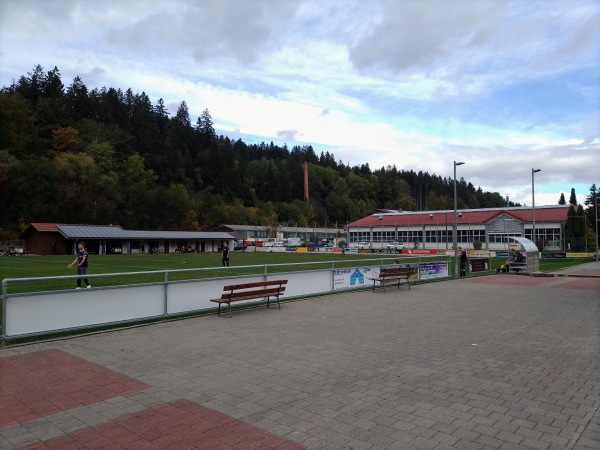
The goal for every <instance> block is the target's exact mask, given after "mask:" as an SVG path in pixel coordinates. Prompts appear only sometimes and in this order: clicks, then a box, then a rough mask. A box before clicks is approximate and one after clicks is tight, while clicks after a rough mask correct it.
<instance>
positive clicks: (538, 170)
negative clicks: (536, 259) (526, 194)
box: [531, 169, 542, 250]
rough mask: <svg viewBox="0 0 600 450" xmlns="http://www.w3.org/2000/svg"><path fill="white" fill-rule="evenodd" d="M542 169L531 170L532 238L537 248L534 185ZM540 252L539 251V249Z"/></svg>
mask: <svg viewBox="0 0 600 450" xmlns="http://www.w3.org/2000/svg"><path fill="white" fill-rule="evenodd" d="M541 171H542V169H531V222H532V224H531V226H532V230H531V237H532V240H533V243H534V244H535V246H536V247H537V242H536V240H535V183H534V175H535V174H536V173H538V172H541ZM538 250H539V249H538Z"/></svg>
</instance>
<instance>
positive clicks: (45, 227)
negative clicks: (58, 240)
mask: <svg viewBox="0 0 600 450" xmlns="http://www.w3.org/2000/svg"><path fill="white" fill-rule="evenodd" d="M30 226H32V227H33V228H35V229H36V230H37V231H48V232H57V233H58V224H56V223H32V224H31V225H30Z"/></svg>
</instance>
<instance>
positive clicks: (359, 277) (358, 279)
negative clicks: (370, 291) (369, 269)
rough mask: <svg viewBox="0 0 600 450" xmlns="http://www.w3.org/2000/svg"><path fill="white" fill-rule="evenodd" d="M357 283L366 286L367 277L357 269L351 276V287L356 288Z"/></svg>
mask: <svg viewBox="0 0 600 450" xmlns="http://www.w3.org/2000/svg"><path fill="white" fill-rule="evenodd" d="M357 283H358V284H365V275H364V274H363V273H362V272H361V271H360V270H358V269H356V270H355V271H354V273H353V274H352V275H350V286H354V285H355V284H357Z"/></svg>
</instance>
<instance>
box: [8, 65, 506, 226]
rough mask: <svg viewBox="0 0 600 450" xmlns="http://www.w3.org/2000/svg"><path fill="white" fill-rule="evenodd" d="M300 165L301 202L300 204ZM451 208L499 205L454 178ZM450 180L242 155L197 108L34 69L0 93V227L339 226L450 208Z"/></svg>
mask: <svg viewBox="0 0 600 450" xmlns="http://www.w3.org/2000/svg"><path fill="white" fill-rule="evenodd" d="M305 161H307V162H308V168H309V174H310V202H309V203H306V202H304V201H303V192H304V177H303V165H304V162H305ZM458 205H459V208H483V207H494V206H501V205H504V199H503V198H502V196H501V195H500V194H498V193H488V192H482V190H481V189H476V188H475V187H474V186H473V185H472V184H471V183H467V182H466V181H465V180H464V179H461V180H460V183H459V184H458ZM452 207H453V180H451V179H450V178H442V177H439V176H436V175H430V174H429V173H426V172H425V173H423V172H418V173H415V172H414V171H412V170H408V171H407V170H397V169H396V167H389V166H388V167H382V168H377V169H372V168H370V167H369V165H368V164H363V165H361V166H354V167H350V166H349V165H347V164H344V163H343V162H341V161H336V160H335V157H334V155H332V154H329V153H328V152H325V153H323V152H321V153H320V154H317V153H316V152H315V150H314V149H313V148H312V147H311V146H294V147H292V148H291V149H290V148H288V147H287V146H283V147H280V146H277V145H274V144H273V143H270V144H266V143H262V144H260V145H255V144H253V145H248V144H246V143H244V142H243V141H242V140H236V141H234V140H231V139H229V138H228V137H227V136H219V135H217V134H216V133H215V129H214V127H213V121H212V119H211V116H210V113H209V111H208V110H207V109H205V110H204V111H203V112H202V114H201V115H200V117H198V118H197V119H196V120H195V121H194V122H193V121H192V118H191V117H190V114H189V111H188V107H187V105H186V103H185V101H182V102H181V104H180V106H179V108H178V109H177V111H176V113H175V114H169V112H168V111H167V110H166V108H165V105H164V102H163V100H162V99H160V100H158V103H157V104H154V105H153V104H152V102H151V101H150V99H149V98H148V96H147V95H146V94H145V93H144V92H142V93H134V92H133V90H132V89H131V88H129V89H127V90H126V91H124V92H123V91H122V90H121V89H119V88H112V87H111V88H106V87H103V88H102V89H97V88H94V89H92V90H90V89H88V87H87V86H86V85H85V84H84V83H83V82H82V80H81V79H80V78H79V77H76V78H75V79H74V80H73V81H72V82H71V83H70V84H69V85H68V86H66V87H65V85H64V84H63V81H62V80H61V75H60V72H59V70H58V69H57V68H54V69H53V70H50V71H48V72H45V71H44V69H43V68H42V67H40V66H39V65H38V66H36V67H34V69H33V70H32V72H29V73H27V75H22V76H20V77H19V78H18V81H15V82H13V84H12V85H10V86H4V87H3V88H2V91H1V92H0V211H2V214H0V217H1V218H0V227H3V228H4V229H5V230H6V229H10V230H14V231H18V229H19V227H22V226H23V225H24V224H28V223H31V222H58V223H86V224H119V225H122V226H123V227H125V228H128V229H156V230H161V229H162V230H209V229H211V228H212V227H214V226H215V225H219V224H222V223H231V224H258V225H261V224H262V225H268V224H271V225H272V224H279V223H288V224H298V226H301V225H305V224H311V225H312V224H313V223H316V224H317V225H319V226H325V225H327V226H334V225H335V224H336V223H337V225H339V226H341V225H342V224H345V223H346V222H348V221H351V220H354V219H357V218H360V217H362V216H364V215H367V214H369V213H372V212H373V211H374V210H376V209H377V208H389V209H405V210H433V209H451V208H452Z"/></svg>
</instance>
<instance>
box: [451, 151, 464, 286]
mask: <svg viewBox="0 0 600 450" xmlns="http://www.w3.org/2000/svg"><path fill="white" fill-rule="evenodd" d="M463 164H464V162H456V161H454V229H453V230H452V243H453V245H454V278H458V242H457V240H458V239H457V234H456V166H462V165H463Z"/></svg>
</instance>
